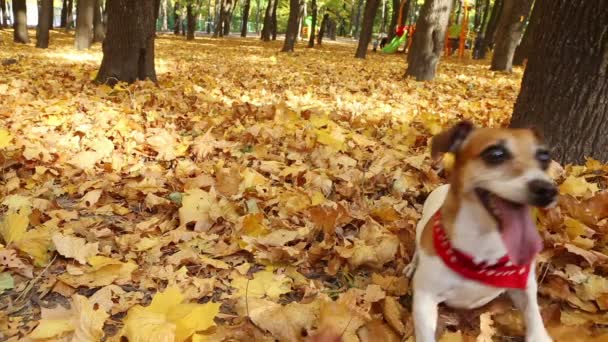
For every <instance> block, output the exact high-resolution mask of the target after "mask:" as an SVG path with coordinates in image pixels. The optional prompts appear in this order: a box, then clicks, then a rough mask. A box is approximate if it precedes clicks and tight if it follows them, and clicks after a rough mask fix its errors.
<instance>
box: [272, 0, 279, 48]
mask: <svg viewBox="0 0 608 342" xmlns="http://www.w3.org/2000/svg"><path fill="white" fill-rule="evenodd" d="M279 1H281V0H275V1H274V5H273V6H272V26H271V28H272V40H277V30H278V27H279V25H278V23H277V8H278V7H279Z"/></svg>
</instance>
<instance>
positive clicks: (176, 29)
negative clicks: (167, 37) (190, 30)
mask: <svg viewBox="0 0 608 342" xmlns="http://www.w3.org/2000/svg"><path fill="white" fill-rule="evenodd" d="M174 1H175V0H174ZM180 26H182V23H181V17H180V15H179V3H178V2H177V1H175V2H174V3H173V34H175V35H176V36H178V35H179V27H180Z"/></svg>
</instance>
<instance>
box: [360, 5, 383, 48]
mask: <svg viewBox="0 0 608 342" xmlns="http://www.w3.org/2000/svg"><path fill="white" fill-rule="evenodd" d="M379 5H380V1H379V0H367V1H366V2H365V12H364V13H363V25H361V36H360V37H359V44H358V45H357V52H355V58H362V59H365V55H366V54H367V47H368V46H369V42H370V41H371V40H372V33H373V31H374V19H375V18H376V13H377V12H378V6H379Z"/></svg>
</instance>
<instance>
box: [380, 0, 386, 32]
mask: <svg viewBox="0 0 608 342" xmlns="http://www.w3.org/2000/svg"><path fill="white" fill-rule="evenodd" d="M387 18H388V16H387V15H386V0H382V18H381V19H382V20H381V21H380V22H381V24H380V32H381V33H385V32H386V21H387Z"/></svg>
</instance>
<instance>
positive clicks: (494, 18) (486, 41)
mask: <svg viewBox="0 0 608 342" xmlns="http://www.w3.org/2000/svg"><path fill="white" fill-rule="evenodd" d="M503 1H504V0H496V1H494V7H492V14H491V15H490V20H489V21H488V26H487V27H486V31H485V33H484V35H483V42H482V44H481V51H480V54H479V59H484V58H486V53H487V52H488V51H489V50H490V48H491V47H492V45H494V34H495V33H496V27H497V26H498V20H500V16H501V12H502V4H503ZM507 1H509V0H507ZM510 1H513V0H510Z"/></svg>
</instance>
